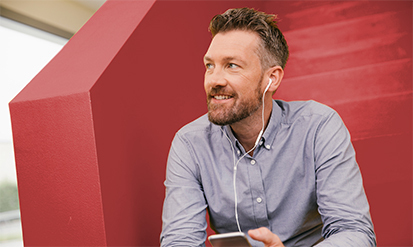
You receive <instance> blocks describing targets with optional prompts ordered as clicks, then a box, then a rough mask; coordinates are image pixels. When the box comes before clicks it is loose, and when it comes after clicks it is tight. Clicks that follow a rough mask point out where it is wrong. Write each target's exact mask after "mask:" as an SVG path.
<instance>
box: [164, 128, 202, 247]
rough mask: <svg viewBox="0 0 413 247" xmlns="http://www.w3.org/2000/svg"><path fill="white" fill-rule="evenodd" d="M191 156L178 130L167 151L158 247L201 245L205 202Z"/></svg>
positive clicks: (196, 169) (197, 171) (195, 166)
mask: <svg viewBox="0 0 413 247" xmlns="http://www.w3.org/2000/svg"><path fill="white" fill-rule="evenodd" d="M199 177H200V176H199V170H198V167H197V165H196V162H195V161H194V158H193V155H192V154H191V151H190V149H189V147H188V145H187V143H186V142H185V140H183V139H181V138H180V136H179V133H178V134H177V135H176V136H175V138H174V140H173V142H172V146H171V150H170V152H169V157H168V163H167V170H166V181H165V187H166V195H165V201H164V206H163V213H162V221H163V225H162V233H161V246H204V243H205V239H206V228H207V223H206V219H205V216H206V207H207V203H206V200H205V197H204V194H203V191H202V185H201V182H200V178H199Z"/></svg>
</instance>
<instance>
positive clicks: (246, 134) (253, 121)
mask: <svg viewBox="0 0 413 247" xmlns="http://www.w3.org/2000/svg"><path fill="white" fill-rule="evenodd" d="M271 111H272V97H271V98H270V99H265V109H264V130H265V129H266V128H267V125H268V122H269V119H270V116H271ZM231 129H232V131H233V132H234V136H235V137H236V138H237V139H238V141H239V142H240V143H241V145H242V146H243V147H244V149H245V151H246V152H248V151H250V150H251V151H250V152H249V154H250V155H251V156H252V155H253V153H254V149H255V148H254V146H255V142H256V140H257V138H258V135H259V133H260V131H261V129H262V107H260V108H259V109H258V110H257V111H256V112H254V113H253V114H252V115H251V116H249V117H247V118H245V119H243V120H241V121H239V122H236V123H234V124H231ZM264 130H263V132H264ZM253 148H254V149H253Z"/></svg>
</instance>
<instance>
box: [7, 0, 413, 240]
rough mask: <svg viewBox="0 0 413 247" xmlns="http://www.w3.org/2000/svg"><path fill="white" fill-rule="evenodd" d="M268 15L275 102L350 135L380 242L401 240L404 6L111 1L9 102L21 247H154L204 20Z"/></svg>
mask: <svg viewBox="0 0 413 247" xmlns="http://www.w3.org/2000/svg"><path fill="white" fill-rule="evenodd" d="M244 6H249V7H255V8H258V9H260V10H263V11H267V12H273V13H278V14H279V17H280V19H281V22H280V24H279V26H280V28H281V30H282V31H283V32H284V33H285V36H286V38H287V41H288V44H289V46H290V50H291V57H290V60H289V62H288V63H287V68H286V76H285V79H284V81H283V83H282V86H281V88H280V89H279V92H277V93H276V94H275V98H282V99H286V100H296V99H315V100H318V101H321V102H323V103H326V104H328V105H330V106H332V107H334V108H335V109H336V110H337V111H338V112H339V113H340V115H341V116H342V117H343V120H344V121H345V123H346V124H347V126H348V128H349V129H350V131H351V133H352V137H353V141H354V145H355V148H356V151H357V158H358V161H359V164H360V167H361V170H362V174H363V177H364V183H365V189H366V192H367V196H368V199H369V201H370V204H371V213H372V217H373V222H374V224H375V228H376V232H377V235H378V243H379V245H380V246H402V245H411V244H412V242H411V239H412V227H411V225H412V221H411V219H412V213H411V209H412V204H411V202H412V168H411V167H412V166H411V165H412V159H411V157H412V155H411V153H412V144H411V134H412V132H411V127H412V122H411V120H412V107H411V106H412V104H411V101H412V88H411V87H412V67H411V58H412V49H411V44H412V24H411V23H412V4H411V2H392V3H390V2H385V1H377V2H354V1H353V2H348V1H343V2H326V1H322V2H313V1H311V2H301V1H288V2H287V1H264V2H258V1H256V2H246V1H228V2H219V1H212V2H211V1H156V2H151V1H119V0H108V2H106V3H105V4H104V5H103V7H102V8H101V9H100V10H99V11H98V12H97V13H96V14H95V15H94V16H93V17H92V18H91V20H90V21H89V22H88V23H86V25H85V26H84V27H83V28H82V29H81V30H80V31H79V32H78V33H77V34H76V35H75V36H74V37H73V38H72V39H71V40H70V41H69V43H68V44H67V45H66V46H65V47H64V48H63V50H62V51H61V52H60V53H59V54H58V55H57V56H56V57H55V58H54V59H53V60H52V61H51V62H50V63H49V64H48V65H47V66H46V67H45V68H44V69H43V70H42V71H41V72H40V73H39V75H38V76H37V77H35V78H34V79H33V81H32V82H31V83H30V84H29V85H28V86H27V87H26V88H25V89H24V90H23V91H22V92H21V93H20V94H19V95H18V96H16V98H15V99H14V100H13V101H12V102H11V103H10V111H11V117H12V125H13V134H14V143H15V154H16V166H17V173H18V183H19V193H20V206H21V215H22V224H23V237H24V242H25V245H26V246H68V245H73V246H76V245H82V246H94V245H100V246H102V245H103V246H106V245H107V246H131V245H133V246H156V245H158V239H159V234H160V229H161V211H162V201H163V197H164V187H163V180H164V177H165V165H166V158H167V154H168V150H169V145H170V142H171V140H172V138H173V135H174V133H175V132H176V131H177V129H179V128H180V127H181V126H182V125H184V124H185V123H187V122H189V121H191V120H193V119H195V118H196V117H198V116H200V115H202V114H204V113H205V112H206V107H205V96H204V92H203V73H204V68H203V64H202V57H203V55H204V53H205V51H206V49H207V47H208V45H209V42H210V35H209V33H208V32H207V28H208V23H209V20H210V19H211V18H212V17H213V16H214V15H215V14H217V13H221V12H223V11H225V10H226V9H228V8H233V7H244Z"/></svg>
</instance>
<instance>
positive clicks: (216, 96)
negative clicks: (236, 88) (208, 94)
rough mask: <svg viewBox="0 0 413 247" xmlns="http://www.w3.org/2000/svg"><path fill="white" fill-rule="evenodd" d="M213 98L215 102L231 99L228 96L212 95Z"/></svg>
mask: <svg viewBox="0 0 413 247" xmlns="http://www.w3.org/2000/svg"><path fill="white" fill-rule="evenodd" d="M213 98H214V99H216V100H224V99H229V98H232V97H231V96H229V95H214V96H213Z"/></svg>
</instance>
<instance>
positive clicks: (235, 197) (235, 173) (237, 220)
mask: <svg viewBox="0 0 413 247" xmlns="http://www.w3.org/2000/svg"><path fill="white" fill-rule="evenodd" d="M271 82H272V80H271V78H270V81H269V83H268V85H267V87H266V88H265V90H264V93H263V96H262V128H261V131H260V133H259V134H258V137H257V140H256V141H255V145H254V147H252V148H251V149H250V150H249V151H248V152H245V153H244V154H243V155H242V156H241V158H239V159H238V161H237V162H235V150H234V147H233V145H232V142H231V140H230V139H229V137H228V135H227V134H226V133H225V132H224V131H223V130H222V128H221V131H222V132H223V133H224V135H225V137H226V138H227V140H228V141H229V144H230V146H231V149H232V156H233V161H234V172H233V179H232V180H233V185H234V204H235V220H236V222H237V227H238V231H239V232H242V231H241V226H240V223H239V219H238V198H237V186H236V181H237V179H236V178H237V166H238V163H239V162H240V161H241V160H242V159H243V158H244V157H245V156H246V155H247V154H248V153H250V152H251V151H252V150H254V149H255V148H256V147H257V145H258V143H259V141H260V139H261V136H262V134H263V132H264V109H265V105H264V96H265V93H266V92H267V90H268V88H269V87H270V85H271Z"/></svg>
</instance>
